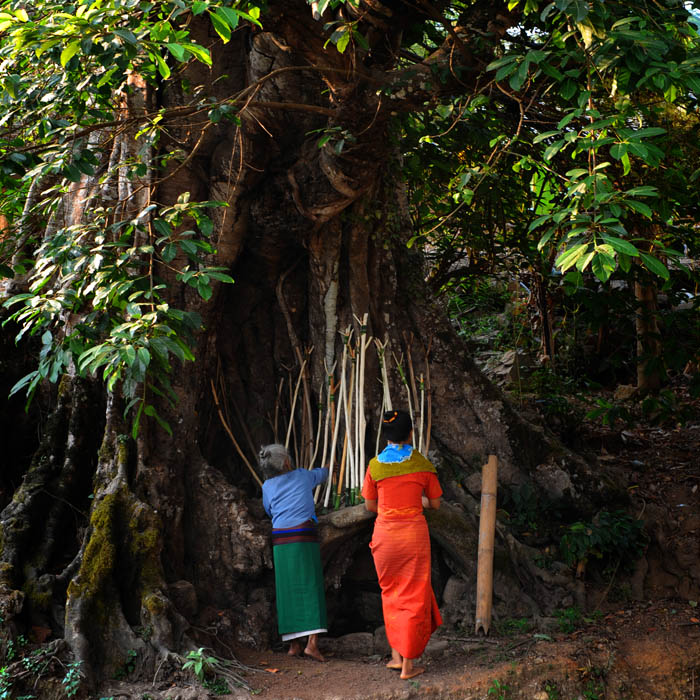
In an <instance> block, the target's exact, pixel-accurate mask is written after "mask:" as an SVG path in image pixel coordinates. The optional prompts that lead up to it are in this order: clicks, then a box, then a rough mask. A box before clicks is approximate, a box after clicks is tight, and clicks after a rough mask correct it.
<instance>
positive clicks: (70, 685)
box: [61, 661, 83, 698]
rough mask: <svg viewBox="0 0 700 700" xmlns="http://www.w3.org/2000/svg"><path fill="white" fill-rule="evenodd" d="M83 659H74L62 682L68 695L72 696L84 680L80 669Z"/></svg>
mask: <svg viewBox="0 0 700 700" xmlns="http://www.w3.org/2000/svg"><path fill="white" fill-rule="evenodd" d="M82 664H83V662H82V661H72V662H71V663H69V664H68V666H67V670H66V675H65V676H64V677H63V680H62V681H61V683H62V684H63V687H64V688H65V690H66V697H69V698H72V697H73V696H74V695H76V694H77V693H78V690H80V684H81V683H82V682H83V674H82V673H81V671H80V667H81V666H82Z"/></svg>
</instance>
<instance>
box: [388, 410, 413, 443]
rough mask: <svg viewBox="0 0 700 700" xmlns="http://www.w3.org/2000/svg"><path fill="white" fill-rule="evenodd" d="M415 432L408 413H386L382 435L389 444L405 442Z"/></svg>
mask: <svg viewBox="0 0 700 700" xmlns="http://www.w3.org/2000/svg"><path fill="white" fill-rule="evenodd" d="M411 430H413V421H412V420H411V416H409V415H408V413H406V411H384V419H383V420H382V435H383V436H384V438H385V439H386V440H388V441H389V442H404V440H407V439H408V436H409V435H410V434H411Z"/></svg>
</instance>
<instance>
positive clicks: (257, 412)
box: [0, 0, 700, 697]
mask: <svg viewBox="0 0 700 700" xmlns="http://www.w3.org/2000/svg"><path fill="white" fill-rule="evenodd" d="M698 44H699V42H698V14H697V10H696V8H695V6H694V4H693V3H681V2H675V1H674V0H667V1H666V2H663V3H657V2H648V3H647V2H642V3H638V4H637V5H636V6H634V7H630V6H628V5H627V4H624V3H618V2H598V1H592V2H584V1H583V0H556V1H555V2H537V1H536V0H526V2H519V1H517V0H512V1H511V2H507V3H498V2H479V1H478V0H477V1H475V2H439V3H428V2H422V1H421V0H418V1H417V2H403V1H401V0H396V1H395V2H385V3H378V2H375V1H372V2H365V1H364V0H363V1H361V2H359V3H351V2H340V1H331V2H327V1H323V0H322V1H321V2H318V3H315V2H314V3H311V4H307V3H305V2H302V1H300V0H279V1H271V2H269V3H267V4H256V3H247V4H245V3H240V4H238V3H229V2H210V1H208V0H200V1H193V2H185V1H184V0H172V1H168V2H159V3H151V2H143V1H139V0H111V1H102V0H96V1H93V2H89V1H87V0H86V1H84V2H74V3H58V2H50V1H45V0H41V1H40V2H32V3H25V2H22V1H21V0H5V1H4V2H2V4H1V6H0V60H1V61H2V69H1V70H0V103H1V104H2V112H1V113H0V213H1V215H2V218H0V231H1V241H0V245H1V246H2V248H1V257H0V273H1V274H2V275H3V276H4V282H3V321H4V323H3V326H2V332H1V336H0V337H1V342H2V348H3V351H2V358H1V359H0V362H1V363H2V364H1V366H2V378H1V383H0V390H1V391H2V395H3V397H8V398H7V399H5V398H3V403H2V409H1V415H2V427H1V428H0V430H2V442H3V446H4V448H3V449H4V453H5V456H4V459H3V469H2V474H0V488H1V492H0V496H1V499H2V500H1V503H0V505H1V506H2V508H3V510H2V514H1V515H0V534H1V537H0V546H1V549H2V552H1V555H0V561H1V563H0V607H1V608H2V620H3V622H2V624H3V640H4V642H3V645H4V646H3V649H4V655H5V665H4V666H3V667H2V670H1V671H0V683H1V684H2V685H1V688H2V691H1V692H2V693H5V694H6V696H7V697H11V696H12V694H13V693H14V694H15V695H19V694H22V693H23V694H24V695H25V696H30V695H32V694H34V693H35V692H36V691H35V690H32V689H33V688H34V687H35V685H36V681H37V677H38V676H40V677H41V678H44V679H46V682H47V683H49V680H48V679H49V678H50V677H51V673H59V671H60V670H61V669H63V674H62V676H63V680H64V681H66V679H68V680H67V682H66V683H64V684H63V685H62V686H60V685H59V686H56V687H59V689H61V692H68V691H70V690H74V691H75V692H85V693H86V692H88V690H90V691H92V690H94V689H95V688H97V687H99V685H100V683H102V682H103V681H104V680H105V679H107V678H112V677H114V675H115V674H117V673H120V672H124V669H128V672H129V674H133V675H134V677H147V676H152V675H153V674H154V673H156V672H157V671H159V672H163V673H164V674H165V673H166V671H168V670H170V671H171V672H174V669H179V668H181V667H182V665H183V664H184V663H186V660H185V659H186V657H185V655H186V654H187V653H188V652H196V650H197V649H201V648H204V647H211V648H213V649H214V650H215V652H216V654H222V655H224V654H225V650H226V648H227V646H226V645H231V644H247V645H249V646H258V647H265V646H266V645H269V644H271V643H272V642H273V640H272V638H271V635H270V629H271V624H272V623H271V621H272V619H273V601H272V599H271V594H272V587H271V578H270V575H271V563H270V552H269V544H268V543H267V529H266V528H268V527H269V526H268V525H267V524H266V521H265V518H264V515H263V514H262V512H261V511H260V508H259V504H256V500H257V499H258V498H259V488H258V477H257V474H256V467H255V455H256V452H257V447H258V446H259V445H260V444H264V443H265V442H270V441H272V440H273V439H276V440H280V441H282V442H284V441H285V440H287V441H289V442H290V444H291V445H292V446H293V450H294V452H295V456H296V458H297V461H298V463H299V464H300V465H302V466H310V465H311V464H312V463H314V462H315V461H316V462H321V461H323V462H324V463H325V462H329V461H330V462H332V463H334V464H335V465H336V472H335V473H336V486H335V487H334V490H330V489H329V490H328V491H327V492H325V493H323V494H320V496H319V499H320V503H319V508H320V509H321V510H323V511H324V512H326V513H327V515H324V516H323V517H324V518H326V521H324V522H326V523H327V525H326V534H325V535H324V537H325V540H324V562H325V565H326V573H327V577H328V579H329V596H330V598H331V609H332V610H333V611H334V612H333V613H332V617H333V616H335V618H334V619H335V621H334V622H333V623H332V625H334V626H335V630H336V631H337V632H338V633H342V632H348V631H353V629H354V628H353V627H352V624H351V622H349V621H348V620H347V619H345V618H343V615H342V614H341V612H340V611H341V610H342V609H343V608H344V607H347V606H348V605H350V606H351V607H352V606H356V605H357V604H358V601H359V600H360V599H364V598H363V595H362V594H363V593H367V592H368V591H367V590H365V589H367V588H368V587H369V588H370V589H371V581H370V580H360V581H359V582H358V579H357V576H355V577H354V578H353V576H352V575H351V574H352V572H353V571H356V570H359V569H361V568H362V561H363V557H365V556H366V553H365V554H363V552H365V550H366V547H365V545H366V540H367V538H368V536H369V530H370V524H369V523H368V521H367V519H366V518H365V517H364V515H363V514H362V508H361V506H353V504H354V503H356V502H357V487H358V484H359V481H360V480H361V474H362V469H363V468H364V467H363V465H364V463H365V462H366V458H367V457H368V456H371V454H370V453H372V451H373V449H375V448H376V445H377V435H376V432H377V431H376V426H377V424H378V416H379V414H380V412H381V408H382V407H386V406H388V405H389V402H393V405H399V404H410V406H411V409H412V410H413V411H414V412H415V418H416V421H417V425H419V426H420V431H419V433H420V439H421V445H420V446H421V447H423V448H424V449H425V450H427V451H428V452H429V454H430V457H431V459H433V460H434V461H435V462H436V463H437V464H438V468H439V470H440V475H441V481H443V482H444V484H445V487H446V498H447V501H448V505H447V507H446V509H445V510H446V513H447V515H444V516H442V520H440V521H438V520H437V519H436V520H434V521H431V532H432V533H433V538H434V540H435V544H436V551H437V553H436V554H435V563H434V568H435V578H436V580H438V581H441V582H442V583H443V584H444V585H442V586H441V588H442V590H439V591H438V595H439V598H440V599H441V601H442V602H444V596H445V591H447V590H450V591H452V593H453V600H452V603H451V605H452V606H453V607H452V609H451V610H448V615H447V617H448V618H450V624H452V626H453V627H454V628H465V627H468V626H469V624H470V622H472V621H473V620H470V618H469V615H470V613H469V612H468V611H469V610H470V609H471V603H472V602H473V601H472V599H471V598H470V596H471V595H472V593H470V591H469V590H467V589H465V588H461V587H460V585H458V584H459V582H460V581H462V582H463V581H466V580H471V579H470V577H471V574H472V573H473V571H472V569H473V566H474V558H475V554H476V549H475V548H474V547H471V545H472V544H473V542H474V536H475V515H474V514H475V512H476V511H477V510H478V508H477V506H478V497H479V490H480V484H479V469H480V465H481V464H483V462H484V461H485V459H486V457H487V456H488V455H489V454H496V455H498V457H499V466H500V472H499V479H500V483H499V507H500V511H499V517H500V519H499V523H500V527H502V530H500V537H501V544H500V546H501V548H502V551H500V555H499V556H501V557H502V559H501V560H500V561H501V565H502V570H503V580H502V581H501V583H500V584H499V585H500V586H501V587H500V588H498V587H497V590H496V612H497V616H500V618H501V619H504V620H505V619H513V618H516V617H519V616H521V615H523V614H528V615H531V614H533V613H537V614H539V615H543V614H544V615H553V614H554V612H555V611H557V610H558V611H562V610H571V609H574V608H577V609H580V610H584V609H585V608H586V607H587V604H588V598H589V596H587V592H586V588H587V587H588V589H589V592H590V589H591V588H593V589H595V587H596V586H600V587H602V590H605V587H606V586H608V584H609V583H610V581H611V580H613V579H615V577H617V576H618V571H619V572H620V573H619V576H622V575H623V573H624V572H626V573H627V574H629V575H630V576H632V577H633V578H632V580H633V581H634V586H632V585H631V584H630V585H631V586H632V587H631V588H630V590H632V589H634V590H636V591H637V593H638V594H639V596H641V597H645V596H647V595H657V596H659V597H668V596H674V597H680V598H681V599H682V600H685V601H697V599H698V597H699V596H700V571H699V570H698V564H697V554H698V551H697V549H698V543H697V535H696V534H695V535H693V533H696V530H693V529H692V528H691V529H688V530H687V532H686V531H684V532H686V535H687V537H686V538H685V539H683V540H682V542H679V543H677V544H678V546H677V547H676V549H669V547H668V543H667V541H664V540H663V537H661V534H663V532H664V531H665V530H664V528H665V526H666V524H667V522H666V520H664V517H665V516H664V515H663V514H661V513H660V512H659V511H654V510H653V509H651V508H649V509H647V508H646V507H640V504H639V502H638V501H636V500H635V497H636V494H635V488H636V486H635V484H634V483H633V482H631V481H630V478H631V477H630V474H629V472H628V471H625V470H622V469H619V468H617V469H616V468H615V467H616V465H615V464H608V462H609V461H610V460H608V459H607V457H609V454H608V453H606V450H609V449H610V444H611V443H610V442H609V440H611V439H612V438H611V436H614V440H613V442H615V441H618V442H619V441H622V442H623V443H624V442H634V440H635V439H639V437H638V435H639V431H640V430H641V431H650V430H655V429H658V430H660V431H669V430H677V429H679V427H683V426H686V427H687V426H690V427H693V426H695V425H696V424H697V399H698V392H699V391H700V377H699V374H698V347H699V345H698V340H699V337H700V327H699V322H698V314H697V297H696V292H697V282H698V272H697V262H696V261H697V259H698V243H699V241H698V226H697V221H698V211H697V210H698V197H697V180H698V177H700V158H699V155H700V154H699V144H700V140H699V139H698V128H699V126H700V122H699V117H698V98H697V95H698V92H699V91H700V52H699V50H698V49H699V45H698ZM370 339H371V340H372V342H371V343H370V342H368V341H369V340H370ZM593 426H598V427H597V428H594V427H593ZM647 434H650V435H653V433H647ZM601 435H603V436H605V439H604V438H602V437H601ZM606 440H608V442H606ZM606 446H607V447H606ZM601 457H602V459H601ZM617 466H619V465H617ZM687 466H688V469H689V471H688V472H687V474H686V472H683V474H684V477H683V478H684V479H687V485H688V489H689V490H688V494H689V496H690V498H691V499H692V498H695V501H693V502H692V503H694V504H695V505H693V504H692V503H691V504H689V507H691V508H697V496H696V495H695V496H693V494H696V492H697V461H693V460H692V459H691V460H690V461H689V462H688V465H687ZM635 469H636V472H637V476H638V475H639V472H643V471H644V469H643V465H642V466H640V465H636V467H635ZM693 469H694V470H695V471H693ZM338 477H339V478H338ZM353 479H354V481H353ZM693 485H695V490H692V487H693ZM341 506H342V507H341ZM338 508H339V509H340V510H339V511H338V512H346V516H345V521H344V522H343V523H342V524H340V525H339V524H338V522H339V521H338V520H337V519H336V520H334V519H333V518H334V517H335V516H334V515H333V513H334V512H335V509H338ZM692 515H693V517H695V516H696V515H697V513H696V512H695V510H693V511H692ZM334 523H335V524H334ZM659 533H661V534H659ZM679 551H682V552H683V554H682V555H681V554H679V553H678V552H679ZM679 557H680V559H679ZM640 562H642V563H643V565H642V564H641V563H640ZM669 562H670V563H669ZM635 577H636V578H635ZM618 580H619V579H618ZM584 581H585V584H583V582H584ZM222 582H224V583H222ZM448 584H449V586H448ZM455 587H456V588H455ZM456 589H458V590H459V591H460V593H459V595H456V596H455V595H454V590H456ZM369 592H370V593H371V595H374V596H376V591H373V590H370V591H369ZM370 597H371V596H370ZM369 607H370V608H371V605H370V606H369ZM212 610H216V611H217V613H216V619H214V620H212V619H210V618H211V611H212ZM472 614H473V613H472ZM373 615H374V616H373ZM360 618H361V626H362V625H364V627H363V628H365V627H366V628H368V629H369V628H370V627H371V626H372V625H373V624H375V623H377V622H378V620H377V619H376V613H372V611H371V610H370V611H369V612H367V614H366V615H365V616H364V617H363V616H360ZM22 640H23V643H22ZM51 640H53V641H51ZM59 642H60V643H59ZM18 646H22V647H25V651H24V652H23V653H22V654H20V655H19V656H17V653H18V652H17V648H18ZM212 653H213V652H212ZM30 654H31V655H33V656H30ZM217 658H218V657H217ZM26 659H29V660H30V661H29V662H26V661H25V660H26ZM32 659H34V661H32ZM35 662H36V664H39V665H37V666H36V667H35V666H33V665H32V664H34V663H35ZM13 664H14V665H13ZM39 667H41V669H42V671H41V673H39V672H38V669H39ZM59 675H61V674H59ZM41 678H39V680H41ZM42 682H43V681H42ZM71 683H72V684H73V685H71ZM47 687H48V686H47ZM56 692H58V691H56Z"/></svg>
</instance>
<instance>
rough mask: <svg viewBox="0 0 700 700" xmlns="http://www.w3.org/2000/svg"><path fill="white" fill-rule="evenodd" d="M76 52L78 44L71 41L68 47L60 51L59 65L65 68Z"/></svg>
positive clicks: (78, 48) (78, 47) (78, 49)
mask: <svg viewBox="0 0 700 700" xmlns="http://www.w3.org/2000/svg"><path fill="white" fill-rule="evenodd" d="M78 51H80V42H79V41H71V42H70V44H68V46H66V48H65V49H63V51H61V58H60V59H59V61H60V63H61V65H62V66H63V67H64V68H65V67H66V64H67V63H68V61H70V60H71V58H73V56H75V54H77V53H78Z"/></svg>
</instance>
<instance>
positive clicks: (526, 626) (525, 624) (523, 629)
mask: <svg viewBox="0 0 700 700" xmlns="http://www.w3.org/2000/svg"><path fill="white" fill-rule="evenodd" d="M494 627H495V628H496V631H497V632H498V633H499V634H500V635H502V636H503V637H509V636H512V635H514V634H526V633H527V632H529V631H530V630H531V629H532V621H531V620H528V619H527V618H526V617H520V618H514V617H507V618H506V619H504V620H499V621H498V622H496V624H495V625H494Z"/></svg>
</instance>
